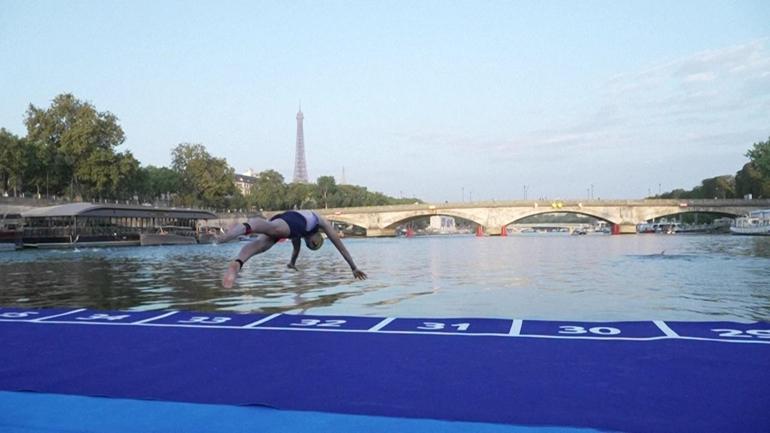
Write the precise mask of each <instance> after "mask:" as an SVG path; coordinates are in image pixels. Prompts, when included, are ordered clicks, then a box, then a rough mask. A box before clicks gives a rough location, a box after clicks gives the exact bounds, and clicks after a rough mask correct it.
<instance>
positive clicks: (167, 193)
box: [140, 165, 181, 202]
mask: <svg viewBox="0 0 770 433" xmlns="http://www.w3.org/2000/svg"><path fill="white" fill-rule="evenodd" d="M140 172H141V175H140V177H141V178H142V183H141V184H140V191H141V195H142V197H143V198H142V200H143V201H150V202H152V201H155V200H158V199H162V198H166V199H170V197H171V194H172V193H176V192H177V191H179V189H180V185H181V180H180V175H179V173H177V172H176V171H174V170H172V169H170V168H168V167H155V166H154V165H148V166H147V167H143V168H141V169H140Z"/></svg>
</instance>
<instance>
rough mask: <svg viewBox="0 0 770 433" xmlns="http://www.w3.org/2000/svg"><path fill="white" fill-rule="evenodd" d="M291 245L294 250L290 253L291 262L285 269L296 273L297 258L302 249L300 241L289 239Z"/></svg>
mask: <svg viewBox="0 0 770 433" xmlns="http://www.w3.org/2000/svg"><path fill="white" fill-rule="evenodd" d="M291 245H292V246H293V247H294V249H293V250H292V252H291V260H290V261H289V264H288V265H286V267H287V268H289V269H294V270H295V271H296V270H297V267H296V266H295V265H296V264H297V257H299V250H300V248H301V247H302V241H300V239H299V238H291Z"/></svg>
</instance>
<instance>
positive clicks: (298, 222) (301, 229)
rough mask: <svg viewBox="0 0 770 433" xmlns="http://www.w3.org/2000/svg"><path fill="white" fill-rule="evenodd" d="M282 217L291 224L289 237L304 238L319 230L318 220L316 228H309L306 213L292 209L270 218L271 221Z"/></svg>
mask: <svg viewBox="0 0 770 433" xmlns="http://www.w3.org/2000/svg"><path fill="white" fill-rule="evenodd" d="M277 219H282V220H284V221H286V224H288V225H289V238H304V237H305V236H309V235H312V234H314V233H316V232H318V222H316V225H315V228H313V229H312V230H310V231H308V230H307V220H306V219H305V217H304V215H302V214H301V213H299V212H294V211H293V210H290V211H288V212H284V213H279V214H278V215H276V216H274V217H272V218H270V221H273V220H277Z"/></svg>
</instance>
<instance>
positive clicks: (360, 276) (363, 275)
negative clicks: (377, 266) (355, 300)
mask: <svg viewBox="0 0 770 433" xmlns="http://www.w3.org/2000/svg"><path fill="white" fill-rule="evenodd" d="M353 276H354V277H356V280H365V279H366V278H367V276H366V273H364V271H362V270H360V269H358V268H353Z"/></svg>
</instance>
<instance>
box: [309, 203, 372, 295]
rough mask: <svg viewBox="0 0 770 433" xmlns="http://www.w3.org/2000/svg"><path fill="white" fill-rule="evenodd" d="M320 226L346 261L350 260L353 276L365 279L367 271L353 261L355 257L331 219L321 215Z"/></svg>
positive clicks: (319, 218)
mask: <svg viewBox="0 0 770 433" xmlns="http://www.w3.org/2000/svg"><path fill="white" fill-rule="evenodd" d="M318 227H320V228H321V230H323V232H324V233H326V237H328V238H329V240H330V241H332V243H333V244H334V246H335V247H337V251H339V252H340V254H342V257H343V258H344V259H345V261H346V262H348V265H350V270H351V271H353V276H354V277H356V279H358V280H365V279H366V278H367V276H366V273H364V271H362V270H360V269H358V267H357V266H356V264H355V262H353V257H351V256H350V253H349V252H348V249H347V248H345V244H343V243H342V240H341V239H340V237H339V236H337V231H336V230H334V227H332V225H331V223H329V221H327V220H326V219H325V218H323V217H321V216H319V217H318Z"/></svg>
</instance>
